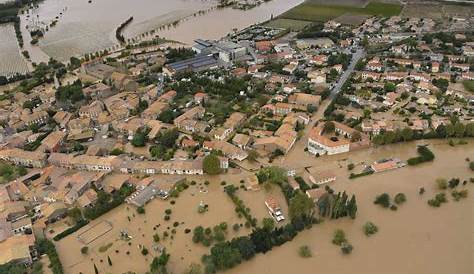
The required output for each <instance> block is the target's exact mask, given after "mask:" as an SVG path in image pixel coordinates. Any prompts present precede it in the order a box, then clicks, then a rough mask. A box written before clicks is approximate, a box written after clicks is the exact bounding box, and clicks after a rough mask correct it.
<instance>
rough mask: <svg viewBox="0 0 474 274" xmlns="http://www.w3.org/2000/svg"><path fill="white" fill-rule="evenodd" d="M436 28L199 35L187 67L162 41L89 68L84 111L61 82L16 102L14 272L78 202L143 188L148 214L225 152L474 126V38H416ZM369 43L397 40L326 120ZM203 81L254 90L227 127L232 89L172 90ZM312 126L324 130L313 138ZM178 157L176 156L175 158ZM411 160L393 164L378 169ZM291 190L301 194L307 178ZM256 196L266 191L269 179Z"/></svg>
mask: <svg viewBox="0 0 474 274" xmlns="http://www.w3.org/2000/svg"><path fill="white" fill-rule="evenodd" d="M341 28H347V27H345V26H341V25H340V24H339V23H337V22H333V21H330V22H328V23H326V24H325V25H324V29H323V32H328V33H329V32H334V31H339V30H341ZM433 28H434V23H433V22H432V21H430V20H429V19H426V20H415V19H401V18H398V17H392V18H390V19H388V20H385V21H381V20H378V19H375V18H370V19H368V20H366V21H365V23H364V24H363V25H361V26H360V27H357V28H355V29H354V30H352V36H348V37H346V36H344V38H341V39H336V38H332V37H331V38H329V37H320V38H311V39H295V40H294V41H290V42H288V41H286V40H280V39H277V38H275V37H276V35H278V34H279V33H280V32H281V30H278V29H271V28H266V27H257V26H254V27H251V28H248V29H246V30H245V31H242V32H238V33H236V34H235V35H233V36H231V37H227V38H225V39H222V40H218V41H210V40H196V44H195V45H194V46H193V47H192V49H193V51H194V52H195V53H196V55H195V56H194V57H191V58H187V59H186V58H185V59H184V60H180V61H177V62H171V63H168V62H167V57H166V56H167V52H168V51H169V49H166V48H164V47H163V46H156V45H152V46H134V47H132V49H126V52H115V53H112V54H110V55H108V56H105V57H101V58H96V59H93V60H91V61H88V62H84V63H83V64H82V65H81V67H80V68H79V69H76V70H75V71H73V72H68V73H67V76H66V77H65V78H66V79H68V80H67V83H63V85H66V84H72V83H73V82H74V81H76V80H81V83H82V89H81V92H82V94H83V95H84V96H83V97H84V98H85V99H82V100H80V101H79V102H73V103H71V104H67V103H65V102H60V101H58V100H59V99H58V97H59V96H57V94H56V91H57V89H58V86H57V84H55V83H45V84H43V85H40V86H37V87H34V88H32V89H31V90H30V91H29V92H28V93H21V92H17V93H14V94H12V96H4V97H5V98H3V97H2V98H3V100H1V101H0V121H1V122H2V123H1V127H0V160H1V161H2V164H5V165H14V166H22V167H26V168H28V169H27V174H26V175H24V176H19V177H18V176H16V178H14V179H13V180H10V181H9V182H5V183H4V184H0V250H1V252H0V264H4V263H8V262H19V263H24V264H31V263H32V262H33V260H35V259H36V252H35V250H34V242H35V237H41V235H42V232H43V231H44V229H45V228H46V226H47V225H48V224H51V223H54V222H56V221H57V220H59V219H61V218H63V217H64V216H66V215H67V212H68V210H69V209H71V208H72V207H78V208H87V207H91V206H94V204H95V203H96V201H97V199H98V193H97V191H105V192H108V193H113V192H115V191H119V190H120V189H121V187H122V186H124V185H133V186H134V187H135V189H136V191H135V192H134V193H133V194H132V195H130V196H129V197H128V198H127V199H126V202H127V203H130V204H133V205H135V206H137V207H141V206H143V205H145V204H146V203H147V202H148V201H150V200H151V199H154V198H156V197H160V198H166V197H168V195H169V194H170V192H171V191H172V190H173V188H174V187H175V185H176V183H177V182H178V181H179V180H180V179H182V178H183V177H184V176H191V175H203V174H205V168H204V159H205V158H206V157H207V156H208V155H210V154H211V153H213V152H215V155H218V159H219V167H220V168H221V169H222V170H224V171H226V170H227V169H230V168H231V167H232V168H235V167H236V166H239V165H240V164H241V163H242V162H243V161H247V160H250V158H252V159H251V160H252V161H254V160H256V159H255V158H258V160H262V161H266V159H272V158H273V157H278V156H282V155H285V154H287V153H289V152H290V151H291V150H292V149H293V148H294V146H295V143H296V142H297V141H298V140H299V139H301V138H302V136H305V131H307V132H308V134H307V139H305V140H304V142H306V148H307V151H308V153H310V154H312V155H315V156H322V155H333V154H338V153H345V152H349V151H353V150H356V149H361V148H366V147H368V146H369V145H370V142H371V140H370V138H371V137H373V136H374V135H377V134H380V133H381V132H386V131H391V130H395V129H397V128H405V127H407V126H408V127H410V128H411V129H413V130H416V131H425V130H428V129H430V128H436V127H437V126H439V125H441V124H446V123H447V122H448V120H449V119H448V118H447V117H448V116H449V115H456V116H457V117H459V120H460V121H461V122H463V123H468V122H470V121H471V120H472V113H473V107H472V106H473V103H474V97H473V95H472V91H469V90H467V89H468V85H466V84H465V83H466V81H471V82H470V83H471V86H472V81H473V80H474V76H473V72H471V65H470V64H471V63H472V59H471V58H472V56H473V50H472V49H473V47H474V42H473V40H472V36H469V35H467V34H463V33H456V35H455V38H454V39H455V43H452V42H448V41H442V40H440V38H436V36H435V37H434V38H433V39H432V40H431V41H424V40H422V39H419V40H418V39H415V40H407V38H410V37H417V36H416V35H420V34H422V33H423V32H426V31H430V30H432V29H433ZM405 32H406V33H405ZM364 35H367V36H368V38H369V40H370V41H373V42H384V41H386V40H387V39H388V40H387V41H388V42H390V43H392V44H391V46H390V48H389V50H388V51H385V52H381V53H380V54H369V55H368V56H367V57H366V58H365V59H364V60H362V61H361V62H360V64H358V65H357V66H356V67H357V71H356V73H354V74H353V75H352V76H351V77H350V86H349V88H348V89H347V90H344V92H343V94H342V95H341V96H342V99H339V100H337V101H338V102H345V104H339V103H338V104H336V107H335V110H334V114H335V115H338V116H339V117H340V116H342V119H337V120H338V121H339V122H330V123H332V124H331V125H328V122H322V121H319V122H317V121H313V117H314V113H315V112H317V111H318V109H319V108H320V107H321V105H322V104H321V103H322V101H323V100H324V99H326V97H327V96H328V94H329V92H330V90H331V89H332V88H333V87H334V86H335V84H336V82H337V81H338V80H339V79H340V76H341V75H342V74H343V73H344V71H345V70H346V69H347V66H348V61H349V60H350V55H351V53H352V52H354V51H355V50H356V49H357V47H358V45H359V44H360V43H361V42H362V38H361V37H363V36H364ZM413 35H414V36H413ZM405 36H407V37H405ZM413 41H414V42H413ZM395 42H396V43H395ZM446 49H449V50H450V53H449V54H447V53H446ZM124 53H126V54H124ZM111 60H112V61H111ZM470 60H471V61H470ZM470 62H471V63H470ZM218 68H219V70H216V69H218ZM161 71H162V72H161ZM189 72H194V75H199V76H200V77H202V78H200V79H205V80H206V81H208V82H209V81H210V82H213V83H223V82H224V81H225V79H226V78H233V79H234V78H235V79H240V80H244V82H245V83H247V88H246V89H245V90H241V91H239V93H238V94H235V96H234V97H235V105H233V106H231V107H230V109H229V110H226V111H227V112H226V114H225V117H223V119H221V120H222V121H221V120H219V121H220V122H216V121H217V119H216V118H215V117H214V116H215V114H214V109H215V106H216V105H219V103H221V104H226V103H228V102H223V101H219V100H222V98H221V97H220V95H219V92H217V94H216V91H214V90H211V89H209V90H206V88H204V87H202V88H201V89H193V90H192V93H191V94H187V95H186V96H182V94H180V92H182V91H180V90H179V89H178V88H176V89H173V88H171V87H174V86H178V87H179V86H180V84H183V83H184V84H183V85H185V83H187V82H186V81H188V82H189V81H192V80H191V78H181V77H178V76H181V75H183V74H186V73H189ZM211 72H213V73H211ZM214 74H219V75H218V76H215V75H214ZM65 81H66V80H65ZM150 82H151V84H150ZM237 98H238V99H237ZM242 102H245V103H246V104H247V106H248V107H242V104H241V105H239V103H242ZM211 106H213V107H214V109H213V107H211ZM427 116H430V117H431V118H430V119H427V118H426V117H427ZM311 122H317V123H316V124H315V125H314V127H312V128H309V129H307V130H306V128H307V127H309V125H310V124H312V123H311ZM355 122H357V123H355ZM348 125H351V126H348ZM354 125H357V126H354ZM328 128H329V129H331V130H327V129H328ZM170 131H176V132H177V135H176V136H177V137H176V138H175V139H174V140H172V141H173V142H174V144H171V145H170V144H168V145H166V146H165V147H164V148H163V147H162V148H161V149H163V150H164V152H163V153H161V152H160V153H158V154H159V155H158V157H157V155H152V153H151V151H152V150H153V149H156V146H157V145H161V144H158V142H157V141H156V140H157V139H158V138H162V136H163V135H164V134H168V133H169V132H170ZM305 138H306V137H305ZM137 139H138V140H139V141H141V142H142V144H139V145H138V144H137V143H140V142H139V141H137ZM168 152H170V153H171V155H170V157H166V159H165V157H162V155H161V154H164V153H168ZM155 154H156V153H155ZM255 155H257V156H255ZM234 164H235V165H234ZM399 165H400V163H399V162H397V161H384V162H380V163H374V165H373V166H372V169H373V170H374V172H379V171H381V170H387V169H391V168H395V167H398V166H399ZM303 174H305V178H304V180H305V181H306V182H308V183H309V184H310V185H311V186H319V185H323V184H326V183H329V182H332V181H334V180H335V179H336V176H335V175H334V174H333V173H332V172H329V171H328V172H325V171H320V170H316V169H315V170H306V171H304V172H303ZM142 175H143V176H142ZM160 175H174V176H160ZM143 177H145V178H143ZM158 177H159V178H160V179H158ZM162 177H169V178H170V179H169V180H168V181H167V180H164V179H162ZM289 183H290V185H291V187H292V188H293V189H299V188H300V187H301V183H299V182H297V181H296V180H295V178H293V177H290V182H289ZM247 188H248V189H258V180H257V179H256V177H255V176H253V177H252V178H250V179H249V180H248V186H247ZM322 193H323V190H322V188H319V189H318V188H316V187H314V188H313V187H311V188H310V189H308V190H306V194H307V195H308V196H309V197H311V198H312V199H314V200H315V201H316V200H317V199H318V198H319V197H320V195H322ZM266 205H267V207H268V209H269V212H270V214H271V215H272V216H273V217H274V218H275V219H276V220H277V221H280V220H283V219H284V217H283V215H282V213H281V210H280V208H279V206H278V204H276V203H275V201H274V200H272V199H269V200H268V201H267V203H266Z"/></svg>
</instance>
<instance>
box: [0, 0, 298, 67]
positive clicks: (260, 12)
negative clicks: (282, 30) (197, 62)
mask: <svg viewBox="0 0 474 274" xmlns="http://www.w3.org/2000/svg"><path fill="white" fill-rule="evenodd" d="M302 1H303V0H289V1H287V0H272V1H270V2H267V3H264V4H262V5H261V6H258V7H256V8H254V9H251V10H247V11H243V10H236V9H232V8H224V9H216V6H217V1H213V0H176V1H174V0H173V1H171V0H137V1H131V0H127V1H120V2H119V3H117V1H114V0H94V1H91V2H90V3H88V1H75V0H45V1H43V2H41V3H39V5H38V7H36V8H32V9H29V10H27V11H25V12H24V13H23V14H21V16H20V17H21V29H22V34H23V37H24V41H25V50H27V51H28V52H29V53H30V55H31V59H32V62H36V63H38V62H44V61H48V59H49V57H52V58H55V59H57V60H59V61H68V60H69V58H70V57H71V56H82V55H84V54H88V53H95V52H97V51H100V50H104V49H109V50H111V49H116V48H119V45H118V42H117V40H116V39H115V30H116V28H117V27H118V26H119V25H120V24H121V23H122V22H124V21H125V20H126V19H128V18H129V17H131V16H133V21H132V22H131V24H130V25H129V26H127V27H126V28H125V30H124V36H125V37H126V39H131V38H135V39H147V38H151V37H153V35H152V34H151V33H150V32H153V31H155V34H158V35H160V36H162V37H165V38H168V39H171V40H176V41H180V42H184V43H188V44H189V43H192V41H193V40H195V39H196V38H204V39H216V38H220V37H222V36H225V35H226V34H227V33H229V32H231V31H232V30H233V29H234V28H237V29H241V28H244V27H247V26H249V25H252V24H255V23H258V22H262V21H265V20H269V19H270V18H271V16H272V15H274V16H276V15H278V14H280V13H283V12H284V11H286V10H288V9H290V8H292V7H293V6H296V5H297V4H299V3H301V2H302ZM117 5H120V8H115V7H116V6H117ZM178 21H179V22H180V23H179V24H177V25H176V22H178ZM53 22H54V26H53V27H51V24H52V23H53ZM216 22H218V23H216ZM32 28H41V29H46V28H48V29H49V30H48V31H47V32H46V34H45V36H44V38H42V39H40V40H39V43H38V44H37V45H34V46H32V45H31V44H30V40H31V37H30V34H29V30H31V29H32ZM1 29H3V26H2V28H1ZM2 31H3V30H2ZM8 32H9V34H8V36H4V35H2V36H0V52H2V53H4V52H6V51H5V50H8V51H9V52H10V53H11V51H12V49H13V48H12V46H14V45H15V44H12V43H13V42H15V43H16V39H15V36H14V34H13V36H11V32H12V31H10V28H9V27H8ZM10 37H11V38H10ZM16 50H17V52H16V53H15V56H13V57H11V59H12V60H8V63H9V64H5V62H2V63H1V65H0V74H5V72H8V71H9V70H14V71H15V72H20V71H23V70H25V69H26V68H27V66H26V64H25V63H26V61H24V60H22V57H21V56H20V55H19V54H20V53H19V50H18V47H16ZM5 58H6V57H5ZM3 60H7V59H4V58H3V55H2V61H3ZM10 63H11V64H10ZM13 66H14V67H13ZM12 68H13V69H12Z"/></svg>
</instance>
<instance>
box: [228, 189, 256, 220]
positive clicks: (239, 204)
mask: <svg viewBox="0 0 474 274" xmlns="http://www.w3.org/2000/svg"><path fill="white" fill-rule="evenodd" d="M224 190H225V192H226V193H227V195H229V197H230V199H231V200H232V202H233V203H234V205H235V212H236V213H237V214H239V216H244V218H245V219H246V220H247V222H248V223H249V224H250V225H251V226H252V227H256V226H257V219H256V218H254V217H253V216H252V215H251V214H250V208H248V207H247V206H245V204H244V201H242V200H241V199H239V197H237V195H235V192H236V191H237V188H236V187H235V186H234V185H228V186H226V187H225V188H224Z"/></svg>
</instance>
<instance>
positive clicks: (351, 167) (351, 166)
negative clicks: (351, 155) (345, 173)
mask: <svg viewBox="0 0 474 274" xmlns="http://www.w3.org/2000/svg"><path fill="white" fill-rule="evenodd" d="M354 167H355V166H354V164H353V163H350V164H348V165H347V169H348V170H353V169H354Z"/></svg>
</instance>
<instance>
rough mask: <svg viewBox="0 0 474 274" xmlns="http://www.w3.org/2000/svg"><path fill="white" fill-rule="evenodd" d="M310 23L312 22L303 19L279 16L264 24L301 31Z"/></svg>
mask: <svg viewBox="0 0 474 274" xmlns="http://www.w3.org/2000/svg"><path fill="white" fill-rule="evenodd" d="M309 24H311V22H308V21H302V20H293V19H285V18H277V19H274V20H271V21H268V22H267V23H265V24H264V25H265V26H267V27H271V28H282V29H288V30H292V31H299V30H302V29H303V28H304V27H306V26H307V25H309Z"/></svg>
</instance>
